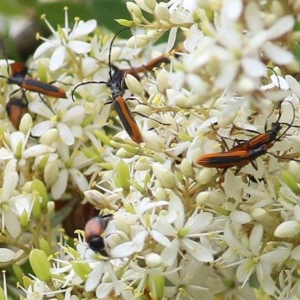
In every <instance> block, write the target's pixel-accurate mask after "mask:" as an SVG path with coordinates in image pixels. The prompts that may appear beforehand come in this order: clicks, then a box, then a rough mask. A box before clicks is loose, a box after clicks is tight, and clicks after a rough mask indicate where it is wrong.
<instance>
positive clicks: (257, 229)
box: [249, 224, 264, 255]
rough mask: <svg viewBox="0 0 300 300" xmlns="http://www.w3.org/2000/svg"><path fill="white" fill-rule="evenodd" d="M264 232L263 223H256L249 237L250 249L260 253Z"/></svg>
mask: <svg viewBox="0 0 300 300" xmlns="http://www.w3.org/2000/svg"><path fill="white" fill-rule="evenodd" d="M263 234H264V228H263V226H262V225H261V224H258V225H255V226H254V227H253V229H252V231H251V234H250V237H249V243H250V249H251V251H252V252H253V253H255V254H257V255H258V254H259V253H258V252H259V249H260V245H261V242H262V237H263Z"/></svg>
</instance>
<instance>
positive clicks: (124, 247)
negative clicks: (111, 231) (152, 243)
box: [109, 242, 136, 258]
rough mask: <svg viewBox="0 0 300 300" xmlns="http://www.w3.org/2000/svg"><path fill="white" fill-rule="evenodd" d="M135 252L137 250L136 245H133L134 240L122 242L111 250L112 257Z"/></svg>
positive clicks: (129, 254)
mask: <svg viewBox="0 0 300 300" xmlns="http://www.w3.org/2000/svg"><path fill="white" fill-rule="evenodd" d="M135 252H136V251H135V246H134V245H133V243H132V242H126V243H123V244H120V245H118V246H116V247H114V248H113V249H111V250H110V251H109V253H110V255H111V256H112V257H118V258H124V257H129V256H131V255H132V254H134V253H135Z"/></svg>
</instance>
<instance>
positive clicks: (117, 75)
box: [108, 54, 170, 89]
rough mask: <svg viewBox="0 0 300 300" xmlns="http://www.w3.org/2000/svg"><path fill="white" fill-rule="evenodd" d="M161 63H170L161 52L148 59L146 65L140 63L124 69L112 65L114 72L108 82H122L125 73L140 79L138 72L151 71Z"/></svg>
mask: <svg viewBox="0 0 300 300" xmlns="http://www.w3.org/2000/svg"><path fill="white" fill-rule="evenodd" d="M163 63H167V64H168V63H170V59H169V58H168V57H167V56H166V55H165V54H162V55H160V56H158V57H156V58H154V59H152V60H151V61H149V62H148V63H147V64H146V65H142V66H140V67H130V68H126V69H119V68H118V67H116V66H114V65H112V66H111V67H112V69H113V71H114V73H113V74H112V77H111V79H109V81H108V84H112V83H116V82H122V80H123V79H124V77H125V76H126V75H127V74H130V75H132V76H134V77H135V78H136V79H138V80H139V79H140V77H139V73H146V72H151V71H153V69H154V68H156V67H158V66H160V65H161V64H163ZM126 88H127V87H126V84H125V83H124V89H126Z"/></svg>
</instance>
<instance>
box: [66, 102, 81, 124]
mask: <svg viewBox="0 0 300 300" xmlns="http://www.w3.org/2000/svg"><path fill="white" fill-rule="evenodd" d="M84 114H85V109H84V107H82V106H80V105H76V106H74V107H72V108H71V109H68V110H67V112H66V114H65V115H64V117H63V120H64V122H69V121H72V123H76V124H80V123H81V122H82V120H83V118H84Z"/></svg>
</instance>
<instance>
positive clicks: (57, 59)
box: [49, 46, 66, 71]
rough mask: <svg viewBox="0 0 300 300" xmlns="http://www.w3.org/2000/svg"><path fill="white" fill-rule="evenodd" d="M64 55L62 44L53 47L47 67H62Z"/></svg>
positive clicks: (56, 68)
mask: <svg viewBox="0 0 300 300" xmlns="http://www.w3.org/2000/svg"><path fill="white" fill-rule="evenodd" d="M65 57H66V49H65V47H64V46H60V47H58V48H56V49H55V51H54V52H53V54H52V56H51V59H50V64H49V69H50V70H51V71H56V70H58V69H59V68H60V67H62V65H63V63H64V60H65Z"/></svg>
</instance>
